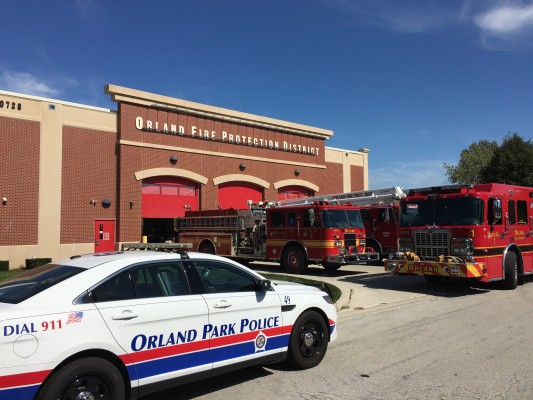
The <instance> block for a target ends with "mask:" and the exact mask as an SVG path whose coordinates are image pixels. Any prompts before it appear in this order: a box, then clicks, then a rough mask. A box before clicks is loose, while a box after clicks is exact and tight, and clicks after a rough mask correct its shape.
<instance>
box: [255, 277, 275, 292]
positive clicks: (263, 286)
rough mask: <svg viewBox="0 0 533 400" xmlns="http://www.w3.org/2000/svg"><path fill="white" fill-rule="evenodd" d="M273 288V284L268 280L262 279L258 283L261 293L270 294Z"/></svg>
mask: <svg viewBox="0 0 533 400" xmlns="http://www.w3.org/2000/svg"><path fill="white" fill-rule="evenodd" d="M271 287H272V283H271V282H270V281H269V280H268V279H261V280H260V281H259V282H257V289H258V290H259V291H261V292H268V291H269V290H270V288H271Z"/></svg>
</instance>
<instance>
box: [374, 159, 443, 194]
mask: <svg viewBox="0 0 533 400" xmlns="http://www.w3.org/2000/svg"><path fill="white" fill-rule="evenodd" d="M368 174H369V179H368V180H369V188H371V189H376V188H383V187H391V186H400V187H402V188H403V189H412V188H418V187H426V186H438V185H444V184H446V183H447V182H448V180H447V179H446V176H445V170H444V168H443V166H442V162H441V161H435V160H425V161H417V162H401V161H399V162H394V163H388V164H387V166H386V167H378V168H373V167H372V165H370V167H369V173H368Z"/></svg>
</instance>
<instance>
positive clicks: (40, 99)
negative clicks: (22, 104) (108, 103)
mask: <svg viewBox="0 0 533 400" xmlns="http://www.w3.org/2000/svg"><path fill="white" fill-rule="evenodd" d="M0 94H4V95H7V96H14V97H22V98H25V99H29V100H37V101H43V102H48V103H54V104H61V105H64V106H70V107H77V108H84V109H88V110H94V111H105V112H109V113H115V114H116V111H115V110H111V109H109V108H103V107H96V106H88V105H86V104H80V103H73V102H70V101H63V100H57V99H52V98H48V97H40V96H34V95H30V94H24V93H17V92H9V91H7V90H0Z"/></svg>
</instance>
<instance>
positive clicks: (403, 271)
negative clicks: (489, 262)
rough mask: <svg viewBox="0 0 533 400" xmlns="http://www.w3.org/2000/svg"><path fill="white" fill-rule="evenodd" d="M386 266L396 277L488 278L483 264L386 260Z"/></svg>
mask: <svg viewBox="0 0 533 400" xmlns="http://www.w3.org/2000/svg"><path fill="white" fill-rule="evenodd" d="M384 264H385V270H386V271H391V272H392V273H393V274H395V275H435V276H443V277H455V278H475V279H480V280H482V279H483V278H484V277H486V276H487V269H486V267H485V265H484V264H483V263H450V262H436V261H410V260H385V261H384Z"/></svg>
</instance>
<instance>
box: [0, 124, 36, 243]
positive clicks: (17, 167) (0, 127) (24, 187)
mask: <svg viewBox="0 0 533 400" xmlns="http://www.w3.org/2000/svg"><path fill="white" fill-rule="evenodd" d="M39 132H40V124H39V123H38V122H35V121H27V120H19V119H13V118H4V117H0V138H1V141H2V145H1V146H2V150H1V153H0V155H1V156H0V246H20V245H35V244H37V216H38V200H39V136H40V133H39ZM2 197H6V198H7V204H6V205H3V204H2V203H1V199H2Z"/></svg>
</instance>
